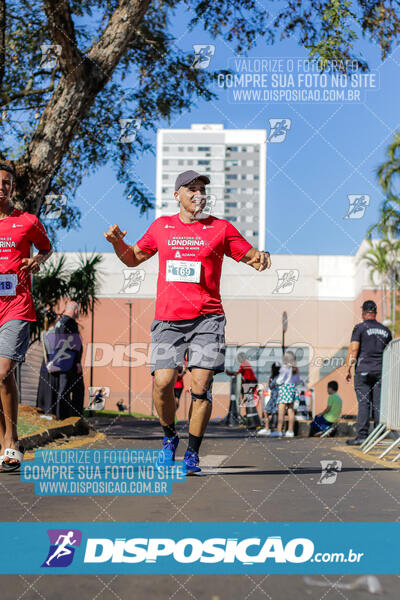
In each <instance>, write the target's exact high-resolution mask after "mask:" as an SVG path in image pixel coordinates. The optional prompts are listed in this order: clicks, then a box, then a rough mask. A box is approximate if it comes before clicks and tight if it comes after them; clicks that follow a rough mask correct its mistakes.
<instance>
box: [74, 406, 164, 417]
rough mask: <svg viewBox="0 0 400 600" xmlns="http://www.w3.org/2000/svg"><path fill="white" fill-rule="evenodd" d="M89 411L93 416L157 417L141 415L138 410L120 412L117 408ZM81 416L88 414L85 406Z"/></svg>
mask: <svg viewBox="0 0 400 600" xmlns="http://www.w3.org/2000/svg"><path fill="white" fill-rule="evenodd" d="M91 412H92V416H93V417H122V418H124V417H125V418H126V417H130V418H132V417H135V418H137V419H157V417H156V416H154V415H143V414H142V413H138V412H132V413H131V414H129V413H128V412H120V411H119V410H93V411H91ZM83 416H84V417H88V416H89V411H88V410H87V409H86V408H85V410H84V411H83Z"/></svg>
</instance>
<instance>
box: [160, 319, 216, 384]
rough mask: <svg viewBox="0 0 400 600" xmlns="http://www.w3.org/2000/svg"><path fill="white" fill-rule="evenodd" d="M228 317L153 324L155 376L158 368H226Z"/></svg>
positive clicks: (211, 369)
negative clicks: (185, 363) (186, 363)
mask: <svg viewBox="0 0 400 600" xmlns="http://www.w3.org/2000/svg"><path fill="white" fill-rule="evenodd" d="M225 323H226V319H225V315H214V314H210V315H204V316H201V317H197V319H187V320H185V321H153V323H152V325H151V360H150V369H151V374H152V375H153V374H154V371H157V370H158V369H177V368H178V367H180V366H181V365H183V364H184V359H185V353H186V350H188V368H189V370H191V369H193V368H199V369H209V370H210V371H214V372H215V373H220V372H222V371H223V370H224V367H225Z"/></svg>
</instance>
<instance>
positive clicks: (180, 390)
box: [174, 388, 183, 400]
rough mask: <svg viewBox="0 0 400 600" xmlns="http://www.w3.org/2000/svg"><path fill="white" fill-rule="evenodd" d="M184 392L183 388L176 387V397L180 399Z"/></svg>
mask: <svg viewBox="0 0 400 600" xmlns="http://www.w3.org/2000/svg"><path fill="white" fill-rule="evenodd" d="M182 392H183V388H174V396H175V398H177V399H178V400H179V399H180V397H181V396H182Z"/></svg>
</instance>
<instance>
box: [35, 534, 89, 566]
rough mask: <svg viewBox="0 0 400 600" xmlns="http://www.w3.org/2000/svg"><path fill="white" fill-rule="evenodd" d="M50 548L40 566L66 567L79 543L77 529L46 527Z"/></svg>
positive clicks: (79, 537)
mask: <svg viewBox="0 0 400 600" xmlns="http://www.w3.org/2000/svg"><path fill="white" fill-rule="evenodd" d="M47 535H48V536H49V540H50V548H49V552H48V554H47V557H46V560H45V561H44V563H43V564H42V567H45V568H46V567H55V568H59V567H68V566H69V565H70V564H71V563H72V561H73V558H74V554H75V549H76V548H78V547H79V546H80V545H81V541H82V532H81V531H80V530H79V529H48V530H47Z"/></svg>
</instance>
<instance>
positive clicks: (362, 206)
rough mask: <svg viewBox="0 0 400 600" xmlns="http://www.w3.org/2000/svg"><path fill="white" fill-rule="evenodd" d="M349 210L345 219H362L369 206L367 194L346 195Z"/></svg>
mask: <svg viewBox="0 0 400 600" xmlns="http://www.w3.org/2000/svg"><path fill="white" fill-rule="evenodd" d="M347 198H348V199H349V209H348V211H347V214H345V216H344V218H345V219H362V218H363V216H364V214H365V210H366V208H367V206H369V201H370V197H369V196H368V194H348V196H347Z"/></svg>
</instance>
